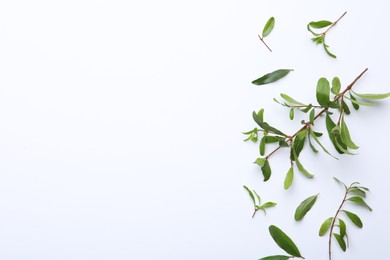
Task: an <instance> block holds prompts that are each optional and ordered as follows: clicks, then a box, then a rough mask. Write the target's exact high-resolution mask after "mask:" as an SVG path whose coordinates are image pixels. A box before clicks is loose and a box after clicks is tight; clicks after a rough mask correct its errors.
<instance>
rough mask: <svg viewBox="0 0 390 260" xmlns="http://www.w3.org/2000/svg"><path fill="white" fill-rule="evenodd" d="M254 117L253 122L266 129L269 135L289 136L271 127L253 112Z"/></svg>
mask: <svg viewBox="0 0 390 260" xmlns="http://www.w3.org/2000/svg"><path fill="white" fill-rule="evenodd" d="M252 117H253V120H255V122H256V123H257V124H258V125H259V126H260V127H261V128H262V129H264V130H265V131H267V132H269V133H274V134H277V135H283V136H287V135H286V134H285V133H283V132H281V131H280V130H278V129H276V128H274V127H272V126H270V125H269V124H268V123H267V122H264V121H263V120H261V118H260V117H259V116H258V115H257V113H256V112H255V111H253V113H252Z"/></svg>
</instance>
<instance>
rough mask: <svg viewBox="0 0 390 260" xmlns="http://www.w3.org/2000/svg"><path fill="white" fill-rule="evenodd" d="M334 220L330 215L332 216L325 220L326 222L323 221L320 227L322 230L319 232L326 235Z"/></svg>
mask: <svg viewBox="0 0 390 260" xmlns="http://www.w3.org/2000/svg"><path fill="white" fill-rule="evenodd" d="M332 221H333V218H332V217H330V218H327V219H326V220H325V221H324V223H322V225H321V227H320V231H319V232H318V234H319V236H320V237H322V236H324V235H325V234H326V232H328V230H329V228H330V225H331V224H332Z"/></svg>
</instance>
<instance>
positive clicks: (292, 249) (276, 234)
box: [269, 225, 302, 257]
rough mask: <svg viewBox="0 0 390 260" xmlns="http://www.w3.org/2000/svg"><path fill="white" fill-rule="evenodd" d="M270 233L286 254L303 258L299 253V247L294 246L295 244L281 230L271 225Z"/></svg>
mask: <svg viewBox="0 0 390 260" xmlns="http://www.w3.org/2000/svg"><path fill="white" fill-rule="evenodd" d="M269 233H270V234H271V236H272V238H273V239H274V241H275V243H276V244H277V245H278V246H279V247H280V248H281V249H283V250H284V251H286V253H288V254H290V255H292V256H295V257H302V256H301V253H300V252H299V250H298V248H297V246H296V245H295V244H294V242H293V241H292V240H291V238H289V237H288V236H287V235H286V234H285V233H284V232H283V231H282V230H281V229H280V228H278V227H276V226H274V225H271V226H269Z"/></svg>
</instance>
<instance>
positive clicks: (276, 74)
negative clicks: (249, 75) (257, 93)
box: [252, 69, 292, 85]
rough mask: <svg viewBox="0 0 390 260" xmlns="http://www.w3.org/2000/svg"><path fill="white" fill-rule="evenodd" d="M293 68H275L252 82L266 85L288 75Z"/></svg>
mask: <svg viewBox="0 0 390 260" xmlns="http://www.w3.org/2000/svg"><path fill="white" fill-rule="evenodd" d="M291 71H292V70H291V69H279V70H275V71H273V72H271V73H267V74H265V75H264V76H262V77H260V78H258V79H256V80H254V81H252V84H254V85H265V84H269V83H272V82H275V81H278V80H280V79H281V78H284V77H285V76H287V74H288V73H290V72H291Z"/></svg>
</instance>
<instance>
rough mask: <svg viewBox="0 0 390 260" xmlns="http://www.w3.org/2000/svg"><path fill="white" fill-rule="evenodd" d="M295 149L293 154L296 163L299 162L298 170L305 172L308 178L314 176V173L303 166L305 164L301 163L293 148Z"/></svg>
mask: <svg viewBox="0 0 390 260" xmlns="http://www.w3.org/2000/svg"><path fill="white" fill-rule="evenodd" d="M292 151H293V156H294V159H295V163H296V164H297V167H298V170H299V171H300V172H301V173H302V174H303V175H305V176H306V177H307V178H313V177H314V175H313V174H311V173H309V172H308V171H307V170H306V169H305V167H303V165H302V164H301V162H300V161H299V160H298V157H297V155H296V152H295V150H294V149H292Z"/></svg>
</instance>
